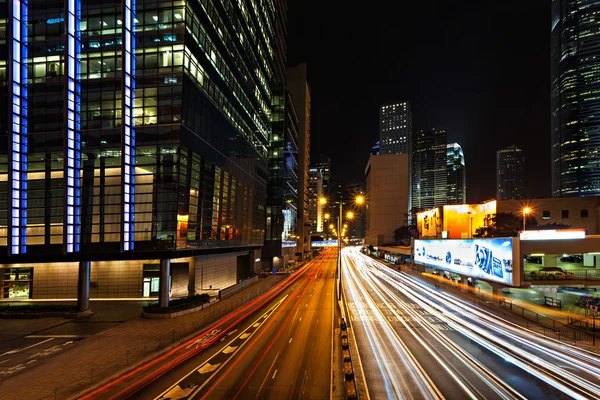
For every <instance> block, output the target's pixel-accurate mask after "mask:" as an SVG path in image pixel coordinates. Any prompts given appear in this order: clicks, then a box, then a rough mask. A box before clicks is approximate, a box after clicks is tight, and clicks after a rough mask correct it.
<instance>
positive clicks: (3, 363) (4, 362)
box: [0, 358, 11, 364]
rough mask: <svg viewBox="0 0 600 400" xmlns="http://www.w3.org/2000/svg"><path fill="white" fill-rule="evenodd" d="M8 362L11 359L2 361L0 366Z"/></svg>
mask: <svg viewBox="0 0 600 400" xmlns="http://www.w3.org/2000/svg"><path fill="white" fill-rule="evenodd" d="M10 360H11V359H10V358H8V359H6V360H4V361H0V364H4V363H5V362H8V361H10Z"/></svg>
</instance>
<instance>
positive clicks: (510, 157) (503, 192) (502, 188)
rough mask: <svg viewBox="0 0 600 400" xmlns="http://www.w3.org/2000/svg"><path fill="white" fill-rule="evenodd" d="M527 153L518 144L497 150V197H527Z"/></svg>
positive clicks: (512, 198)
mask: <svg viewBox="0 0 600 400" xmlns="http://www.w3.org/2000/svg"><path fill="white" fill-rule="evenodd" d="M524 174H525V154H524V153H523V150H521V149H519V148H518V147H517V146H510V147H507V148H505V149H502V150H498V151H497V152H496V199H497V200H519V199H524V198H525V193H524V192H525V191H524V186H525V184H524V179H523V175H524Z"/></svg>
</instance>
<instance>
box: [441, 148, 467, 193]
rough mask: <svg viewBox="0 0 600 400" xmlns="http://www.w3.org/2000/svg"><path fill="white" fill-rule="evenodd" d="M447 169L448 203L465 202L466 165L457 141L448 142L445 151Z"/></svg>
mask: <svg viewBox="0 0 600 400" xmlns="http://www.w3.org/2000/svg"><path fill="white" fill-rule="evenodd" d="M446 163H447V164H446V166H447V171H448V194H447V196H446V199H447V203H448V204H464V203H466V202H467V167H466V165H465V155H464V153H463V149H462V147H460V145H459V144H458V143H450V144H448V147H447V152H446Z"/></svg>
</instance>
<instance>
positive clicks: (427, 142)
mask: <svg viewBox="0 0 600 400" xmlns="http://www.w3.org/2000/svg"><path fill="white" fill-rule="evenodd" d="M411 149H412V151H411V174H410V185H411V188H410V190H411V201H410V208H411V210H427V209H430V208H433V207H437V206H440V205H444V204H446V197H447V195H448V165H447V164H448V162H447V152H448V132H447V131H446V130H445V129H434V130H431V131H427V132H425V131H421V132H418V133H415V134H414V135H413V139H412V146H411Z"/></svg>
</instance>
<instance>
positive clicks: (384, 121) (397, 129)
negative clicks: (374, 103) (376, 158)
mask: <svg viewBox="0 0 600 400" xmlns="http://www.w3.org/2000/svg"><path fill="white" fill-rule="evenodd" d="M411 130H412V114H411V111H410V103H409V102H408V101H404V102H400V103H393V104H387V105H383V106H381V107H380V108H379V145H380V146H381V148H380V154H402V153H408V149H409V148H410V147H409V143H408V142H409V139H410V133H411Z"/></svg>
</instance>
